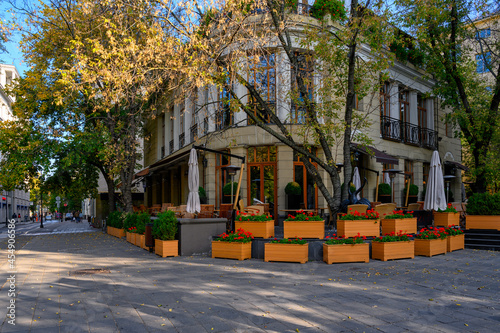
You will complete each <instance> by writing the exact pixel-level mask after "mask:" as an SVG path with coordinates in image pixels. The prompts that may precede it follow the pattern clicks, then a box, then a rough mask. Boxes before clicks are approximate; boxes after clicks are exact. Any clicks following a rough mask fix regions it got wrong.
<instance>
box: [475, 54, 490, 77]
mask: <svg viewBox="0 0 500 333" xmlns="http://www.w3.org/2000/svg"><path fill="white" fill-rule="evenodd" d="M490 65H491V53H490V52H486V53H482V54H477V55H476V72H478V73H487V72H489V71H490V70H489V68H488V67H489V66H490Z"/></svg>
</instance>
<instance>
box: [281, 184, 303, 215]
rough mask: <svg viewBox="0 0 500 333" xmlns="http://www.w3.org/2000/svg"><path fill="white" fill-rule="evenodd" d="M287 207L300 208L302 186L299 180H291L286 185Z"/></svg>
mask: <svg viewBox="0 0 500 333" xmlns="http://www.w3.org/2000/svg"><path fill="white" fill-rule="evenodd" d="M285 194H286V209H300V203H301V202H302V201H303V198H302V187H300V185H299V183H297V182H289V183H288V184H286V186H285Z"/></svg>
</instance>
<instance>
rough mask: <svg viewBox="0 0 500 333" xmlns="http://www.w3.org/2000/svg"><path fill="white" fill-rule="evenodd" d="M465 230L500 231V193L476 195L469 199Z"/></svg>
mask: <svg viewBox="0 0 500 333" xmlns="http://www.w3.org/2000/svg"><path fill="white" fill-rule="evenodd" d="M465 229H492V230H493V229H495V230H498V231H500V193H495V194H491V193H474V194H473V195H471V196H470V197H469V200H468V201H467V216H466V221H465Z"/></svg>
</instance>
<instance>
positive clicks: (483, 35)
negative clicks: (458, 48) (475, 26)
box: [476, 28, 491, 39]
mask: <svg viewBox="0 0 500 333" xmlns="http://www.w3.org/2000/svg"><path fill="white" fill-rule="evenodd" d="M490 36H491V28H486V29H481V30H479V31H478V32H476V39H481V38H487V37H490Z"/></svg>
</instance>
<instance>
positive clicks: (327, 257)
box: [323, 243, 370, 265]
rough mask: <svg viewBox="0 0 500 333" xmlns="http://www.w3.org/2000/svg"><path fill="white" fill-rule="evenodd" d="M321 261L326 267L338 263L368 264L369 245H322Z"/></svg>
mask: <svg viewBox="0 0 500 333" xmlns="http://www.w3.org/2000/svg"><path fill="white" fill-rule="evenodd" d="M323 261H324V262H326V263H327V264H328V265H330V264H332V263H339V262H369V261H370V245H369V244H368V243H362V244H333V245H329V244H324V243H323Z"/></svg>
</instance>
